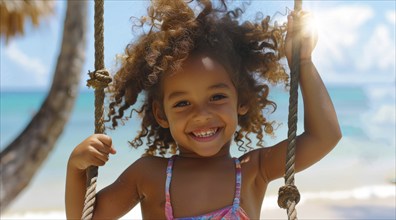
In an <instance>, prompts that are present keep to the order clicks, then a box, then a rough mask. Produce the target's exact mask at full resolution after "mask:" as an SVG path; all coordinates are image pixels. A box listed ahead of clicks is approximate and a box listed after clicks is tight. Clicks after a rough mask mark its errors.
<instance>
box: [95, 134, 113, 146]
mask: <svg viewBox="0 0 396 220" xmlns="http://www.w3.org/2000/svg"><path fill="white" fill-rule="evenodd" d="M96 137H97V139H98V140H99V141H101V142H102V143H103V144H105V145H107V146H109V147H111V145H113V141H112V139H111V137H110V136H108V135H105V134H97V136H96Z"/></svg>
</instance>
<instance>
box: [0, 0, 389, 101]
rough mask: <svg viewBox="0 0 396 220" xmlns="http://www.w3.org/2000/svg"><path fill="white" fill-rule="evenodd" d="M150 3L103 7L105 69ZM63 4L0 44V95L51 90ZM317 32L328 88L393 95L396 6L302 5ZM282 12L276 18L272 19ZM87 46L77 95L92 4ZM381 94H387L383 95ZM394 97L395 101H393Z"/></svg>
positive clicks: (258, 3) (250, 12)
mask: <svg viewBox="0 0 396 220" xmlns="http://www.w3.org/2000/svg"><path fill="white" fill-rule="evenodd" d="M147 6H148V1H140V0H134V1H106V2H105V60H106V67H107V68H108V69H109V70H110V71H112V72H114V71H115V70H116V64H115V57H116V55H117V54H121V53H122V52H123V50H124V48H125V46H126V45H127V44H128V43H130V42H133V40H134V39H136V37H137V36H138V33H137V32H136V31H135V32H134V31H133V30H132V21H131V19H130V18H131V16H135V17H140V16H142V15H145V14H146V12H147V11H146V8H147ZM65 8H66V1H58V2H57V3H56V8H55V12H54V14H53V15H52V16H49V17H47V18H45V19H43V21H42V22H41V25H40V26H39V27H38V28H33V27H32V25H31V24H30V23H29V22H28V23H27V27H26V33H25V35H24V36H22V37H17V38H15V39H12V40H11V41H10V42H8V44H6V43H5V42H4V40H3V39H2V42H1V44H0V46H1V49H0V57H1V61H0V71H1V78H0V79H1V80H0V86H1V91H7V90H13V91H14V90H17V91H19V90H25V91H26V90H44V91H45V90H47V89H48V88H49V85H50V84H51V80H52V75H53V71H54V69H55V64H56V59H57V56H58V53H59V48H60V47H59V45H60V43H61V36H62V31H63V30H62V27H63V19H64V11H65ZM287 8H293V1H264V0H253V1H251V4H250V5H248V6H247V12H246V18H249V16H250V17H254V16H255V13H256V12H257V11H260V12H262V13H263V14H264V15H270V16H273V15H275V16H274V19H275V20H278V21H279V22H280V23H282V22H284V21H285V16H283V15H281V14H285V12H286V11H287ZM303 8H304V10H307V11H309V12H311V13H312V14H313V16H314V18H315V24H316V26H317V27H318V31H319V42H318V45H317V48H316V49H315V51H314V54H313V59H314V62H315V64H316V66H317V68H318V70H319V72H320V73H321V77H322V78H323V81H324V82H325V84H326V85H330V86H361V87H372V86H376V87H377V88H383V89H382V90H381V89H380V90H378V89H377V90H376V91H375V92H376V93H377V94H374V95H377V96H383V95H384V93H385V94H388V93H392V92H394V87H395V60H396V58H395V47H396V45H395V42H396V40H395V27H396V23H395V20H396V18H395V16H396V15H395V14H396V3H395V1H304V4H303ZM276 12H280V13H276ZM88 19H89V22H88V34H87V37H88V46H87V48H86V58H87V59H86V62H85V65H84V68H83V73H81V74H82V75H81V77H82V80H81V89H86V86H85V82H86V79H87V74H86V73H87V72H88V71H89V70H93V67H94V55H93V54H94V52H93V2H90V3H89V12H88ZM384 88H385V89H384ZM393 97H394V95H393Z"/></svg>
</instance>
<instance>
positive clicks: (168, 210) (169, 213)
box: [165, 155, 176, 219]
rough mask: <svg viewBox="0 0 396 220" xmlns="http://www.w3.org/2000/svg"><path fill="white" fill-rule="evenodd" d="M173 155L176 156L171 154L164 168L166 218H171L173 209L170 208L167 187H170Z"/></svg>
mask: <svg viewBox="0 0 396 220" xmlns="http://www.w3.org/2000/svg"><path fill="white" fill-rule="evenodd" d="M175 157H176V155H173V156H172V157H171V158H169V161H168V166H167V168H166V183H165V216H166V219H173V209H172V204H171V199H170V193H169V188H170V182H171V180H172V167H173V161H174V160H175Z"/></svg>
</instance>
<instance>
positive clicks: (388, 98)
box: [0, 85, 396, 212]
mask: <svg viewBox="0 0 396 220" xmlns="http://www.w3.org/2000/svg"><path fill="white" fill-rule="evenodd" d="M328 91H329V93H330V95H331V97H332V100H333V103H334V105H335V108H336V110H337V114H338V118H339V121H340V124H341V129H342V133H343V139H342V140H341V141H340V142H339V144H338V146H337V147H336V148H335V149H334V150H333V151H332V152H331V153H330V154H329V155H328V156H327V157H325V158H324V159H323V160H322V161H320V162H319V163H317V164H315V165H314V166H313V167H312V168H309V169H308V170H306V171H303V172H302V173H300V174H297V176H296V182H297V184H299V183H300V190H301V191H309V192H320V191H323V190H325V189H326V190H329V189H332V190H349V189H354V188H356V187H363V186H371V185H378V184H387V183H389V182H390V181H392V180H394V178H395V153H396V152H395V99H394V94H395V93H394V91H395V88H394V85H373V86H355V87H350V86H349V87H348V86H329V87H328ZM45 95H46V92H43V91H2V92H1V105H0V113H1V123H0V133H1V138H0V147H1V149H4V148H5V147H6V146H7V144H8V143H9V142H10V141H12V139H13V138H14V137H15V136H17V135H18V134H19V132H21V131H22V130H23V128H24V127H25V126H26V125H27V123H28V121H29V120H30V118H31V117H32V115H33V114H34V113H35V112H36V111H37V110H38V108H39V107H40V104H41V102H42V101H43V100H44V98H45ZM270 98H271V99H272V100H273V101H275V102H276V103H277V105H278V108H277V110H276V111H275V113H273V114H271V115H270V116H269V118H270V120H275V121H276V122H277V123H278V124H279V126H278V128H277V130H276V137H268V136H267V137H265V138H266V142H265V143H266V144H267V145H272V144H274V143H277V142H279V141H281V140H283V139H285V137H286V131H287V121H286V120H287V105H288V93H287V92H286V91H285V90H284V89H283V88H274V89H273V90H272V92H271V93H270ZM93 100H94V97H93V91H91V90H83V91H81V92H80V94H79V96H78V99H77V101H76V104H75V107H74V110H73V112H72V115H71V117H70V121H69V122H68V124H67V126H66V127H65V129H64V132H63V134H62V136H61V137H60V138H59V140H58V142H57V145H56V147H55V149H54V151H53V152H52V154H51V155H50V156H49V158H48V160H47V161H46V162H45V163H44V165H43V166H42V169H41V170H40V171H39V172H38V173H37V175H36V176H35V178H34V179H33V181H32V183H31V184H30V185H29V187H28V188H27V189H26V190H25V191H24V192H23V193H22V194H21V195H20V196H19V197H18V199H17V200H15V202H14V203H13V204H12V205H11V207H10V208H9V211H10V212H23V211H26V210H29V211H32V210H37V211H46V210H63V201H64V199H63V198H64V197H63V195H64V183H65V173H66V163H67V159H68V157H69V155H70V153H71V151H72V150H73V148H74V147H75V146H76V145H77V144H79V143H80V142H81V141H82V140H83V139H85V138H86V137H88V136H89V135H90V134H92V133H93V126H94V125H93ZM301 104H302V101H301V100H300V108H299V115H300V117H299V132H301V129H302V121H303V117H302V116H303V115H302V111H303V110H302V106H301ZM139 126H140V124H139V121H138V119H136V118H133V119H131V120H129V121H127V122H126V124H125V126H122V127H120V128H119V129H117V130H115V131H112V130H108V131H107V132H108V134H109V135H111V136H112V137H113V142H114V145H115V148H116V149H117V151H118V153H117V154H116V155H114V156H112V157H111V159H110V162H109V163H108V164H107V165H106V166H105V167H103V168H100V171H99V172H100V174H99V175H100V176H99V181H98V182H99V188H102V187H104V186H106V185H107V184H110V183H111V182H112V181H114V180H115V178H116V177H117V176H118V175H119V174H120V173H121V172H122V171H123V170H124V169H125V168H126V167H127V166H128V165H129V164H131V163H132V162H133V161H134V160H136V159H137V158H139V156H140V155H141V154H142V152H143V150H144V149H138V150H136V149H132V148H130V147H129V146H128V143H127V141H128V140H130V139H132V138H133V137H134V135H135V134H136V132H137V131H138V129H139ZM232 154H233V155H240V154H241V152H238V150H237V149H236V148H234V149H233V150H232ZM319 181H321V182H324V184H323V183H321V184H318V182H319ZM281 183H282V181H281V180H279V181H276V182H275V183H271V184H272V185H273V189H272V188H271V186H270V187H269V189H268V191H269V192H268V195H275V194H276V190H277V188H278V187H279V186H280V185H281Z"/></svg>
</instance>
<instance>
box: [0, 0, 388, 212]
mask: <svg viewBox="0 0 396 220" xmlns="http://www.w3.org/2000/svg"><path fill="white" fill-rule="evenodd" d="M9 1H11V0H9ZM6 2H7V0H5V1H4V0H2V1H1V7H3V6H4V5H5V4H6ZM87 4H88V5H87V14H86V15H85V16H86V17H82V18H84V19H87V20H86V21H87V26H86V30H85V32H84V33H85V35H86V39H87V44H86V46H85V45H83V44H81V45H79V44H76V47H80V48H79V49H80V50H81V51H83V53H85V59H84V58H81V59H80V61H81V62H83V63H81V64H80V66H81V68H80V69H81V71H80V72H79V73H78V81H77V82H76V84H77V90H76V91H75V94H76V95H75V98H76V99H75V104H74V106H71V107H70V118H69V120H68V121H67V123H66V124H65V127H64V129H63V130H62V129H61V131H63V132H62V133H61V134H60V136H59V139H58V140H57V141H56V142H55V143H54V148H53V150H52V151H49V152H50V154H49V156H48V157H47V159H45V158H46V157H44V158H43V160H44V159H45V160H44V163H43V164H42V166H40V169H39V170H38V172H37V173H36V174H35V175H34V176H33V178H32V180H31V181H30V184H29V185H28V186H27V187H26V188H25V189H24V190H23V191H22V192H21V193H20V194H19V195H18V196H17V197H16V199H14V200H12V202H11V203H10V205H8V206H7V208H6V209H5V210H3V211H2V212H1V219H21V218H26V219H35V218H36V219H63V218H65V214H64V188H65V176H66V164H67V160H68V157H69V155H70V153H71V151H72V150H73V148H74V147H75V146H76V145H77V144H79V143H80V142H81V141H82V140H84V139H85V138H86V137H88V136H89V135H91V134H92V133H93V129H94V109H93V106H94V104H93V100H94V97H93V90H92V89H88V88H87V87H86V86H85V85H86V80H87V79H88V75H87V73H88V71H89V70H91V71H92V70H94V50H93V42H94V38H93V2H92V1H89V2H88V3H87ZM238 4H242V3H241V2H240V1H237V3H235V5H238ZM148 5H149V2H148V1H138V0H135V1H106V2H105V62H106V67H107V69H109V70H110V71H111V73H114V72H115V71H116V70H117V63H116V56H117V55H119V54H122V53H123V50H124V48H125V46H126V45H127V44H128V43H131V42H133V41H134V40H135V39H136V38H137V37H138V36H139V34H140V33H141V32H139V30H138V29H132V25H133V19H131V17H132V16H135V17H137V18H140V16H142V15H145V14H146V13H147V11H146V9H147V6H148ZM8 7H10V6H8ZM51 7H52V10H51V9H49V10H48V11H50V13H47V14H46V13H44V14H43V16H42V17H40V23H39V25H38V26H37V25H35V22H34V20H32V19H30V20H29V18H27V21H26V23H25V26H24V28H23V30H24V34H23V35H17V36H11V35H10V36H8V35H2V38H1V41H2V42H1V49H0V58H1V60H0V73H1V78H0V79H1V80H0V86H1V100H0V101H1V106H0V114H1V122H0V134H1V137H0V150H4V149H5V148H6V147H7V146H9V145H10V144H11V143H12V141H13V140H14V139H15V138H16V137H17V136H18V135H20V133H21V132H22V131H24V129H25V127H26V126H27V125H28V124H29V122H30V121H31V119H32V117H33V116H34V115H35V114H36V113H38V111H39V109H40V106H41V105H42V103H43V102H44V100H45V99H46V97H47V94H48V91H49V90H50V89H51V85H52V80H53V78H54V72H56V70H57V68H56V63H57V62H59V61H58V55H59V54H60V53H61V52H62V47H61V43H62V33H63V31H64V19H65V12H66V8H67V2H66V1H54V2H52V5H51ZM245 7H246V9H247V11H246V13H245V14H244V16H243V18H242V19H248V20H251V19H255V18H256V17H257V16H258V17H260V15H257V14H256V13H257V12H261V13H262V15H265V16H266V15H270V16H271V17H272V19H273V21H277V22H278V23H283V22H284V21H285V20H286V16H285V14H286V13H287V12H288V11H289V10H288V8H289V9H292V8H293V1H260V0H254V1H251V3H250V4H247V5H245ZM303 8H304V10H307V11H310V12H312V14H313V15H314V17H315V22H314V24H313V25H315V26H317V28H318V31H319V42H318V45H317V48H316V49H315V51H314V54H313V60H314V63H315V64H316V66H317V69H318V70H319V72H320V74H321V77H322V79H323V81H324V83H325V84H326V87H327V88H328V91H329V93H330V96H331V97H332V100H333V102H334V105H335V108H336V111H337V114H338V119H339V122H340V124H341V129H342V133H343V138H342V140H341V141H340V142H339V144H338V145H337V147H336V148H335V149H334V150H333V151H332V152H331V153H330V154H329V155H328V156H326V157H325V158H324V159H322V160H321V161H320V162H318V163H317V164H315V165H314V166H312V167H311V168H309V169H307V170H305V171H303V172H301V173H299V174H297V175H296V184H297V186H298V187H299V189H300V192H301V194H302V199H301V202H300V204H299V205H298V206H297V207H298V208H297V209H298V215H299V218H300V219H309V218H311V219H395V218H396V216H395V213H396V188H395V178H396V177H395V172H396V161H395V155H396V152H395V151H396V148H395V144H396V140H395V139H396V136H395V133H396V131H395V127H396V113H395V105H396V104H395V93H396V91H395V83H396V81H395V79H396V78H395V75H396V73H395V71H396V70H395V60H396V57H395V50H396V49H395V48H396V45H395V44H396V38H395V29H396V18H395V16H396V3H395V2H394V1H304V3H303ZM1 12H2V13H4V12H3V11H1ZM3 15H4V14H3ZM3 15H2V16H3ZM1 18H2V19H3V21H4V19H5V18H4V17H1ZM3 21H1V22H3ZM2 25H4V24H2ZM2 27H4V26H2ZM70 30H71V29H68V28H66V31H70ZM2 34H3V33H2ZM81 39H82V40H83V38H81ZM77 63H78V62H77ZM64 68H65V70H67V67H64ZM55 78H56V77H55ZM58 83H59V82H58ZM58 85H62V83H60V84H58ZM270 98H271V99H272V100H273V101H275V102H276V103H277V104H278V108H277V110H276V111H275V112H274V113H273V114H271V115H269V116H268V117H269V119H270V120H275V121H276V122H277V123H278V128H277V130H276V136H275V137H269V136H267V137H265V140H266V145H268V146H271V145H273V144H275V143H277V142H279V141H282V140H284V139H285V138H286V132H287V106H288V92H287V91H286V90H285V89H284V88H283V87H282V86H279V87H274V88H273V89H272V91H271V93H270ZM73 103H74V100H73ZM301 103H302V102H301V101H300V104H301ZM61 107H62V106H61ZM300 107H302V106H300ZM299 111H300V115H299V121H300V123H299V132H301V131H302V121H303V115H302V108H299ZM139 127H140V123H139V120H138V119H136V118H132V119H131V120H129V121H127V122H126V124H125V126H122V127H120V128H119V129H117V130H115V131H112V130H108V131H107V133H108V134H109V135H110V136H112V138H113V142H114V146H115V148H116V149H117V151H118V153H117V154H116V155H114V156H112V157H111V160H110V162H109V163H108V164H107V165H106V166H105V167H103V168H100V170H99V179H98V184H99V185H98V189H100V188H103V187H104V186H106V185H108V184H110V183H112V182H113V181H114V180H115V179H116V178H117V177H118V176H119V175H120V174H121V172H122V171H123V170H124V169H125V168H126V167H127V166H129V164H131V163H133V162H134V161H135V160H136V159H137V158H139V157H140V156H141V154H142V152H143V151H144V149H143V148H142V149H138V150H136V149H132V148H130V147H129V145H128V141H129V140H131V139H133V138H134V136H135V135H136V133H137V131H138V130H139ZM24 140H25V142H24V143H26V140H28V139H24ZM20 145H21V144H20ZM22 145H24V144H22ZM29 146H30V145H29V144H26V147H29ZM21 149H22V151H19V152H18V155H17V157H22V156H21V155H22V154H23V153H24V152H25V151H26V152H28V151H29V150H28V149H26V150H23V148H21ZM232 154H233V155H234V156H239V155H241V154H242V153H241V152H238V150H237V148H236V147H234V148H233V150H232ZM22 158H23V157H22ZM4 161H5V160H3V161H2V166H3V165H4V164H3V162H4ZM4 163H5V162H4ZM15 172H16V173H15V174H17V173H18V169H17V170H16V171H15ZM3 175H5V171H4V170H2V173H1V184H2V189H1V190H2V192H4V191H3V190H5V188H3V186H5V185H6V183H7V181H8V179H5V177H4V176H3ZM282 184H283V181H282V180H277V181H274V182H272V183H271V184H270V186H269V188H268V191H267V195H266V197H265V199H264V202H263V208H262V215H261V217H262V218H263V219H285V218H286V212H285V211H284V210H281V209H280V208H278V207H277V202H276V199H277V190H278V188H279V187H280V186H281V185H282ZM137 218H141V216H140V210H139V207H136V208H134V209H133V210H132V211H131V212H130V213H129V214H128V215H126V216H125V219H137Z"/></svg>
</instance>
